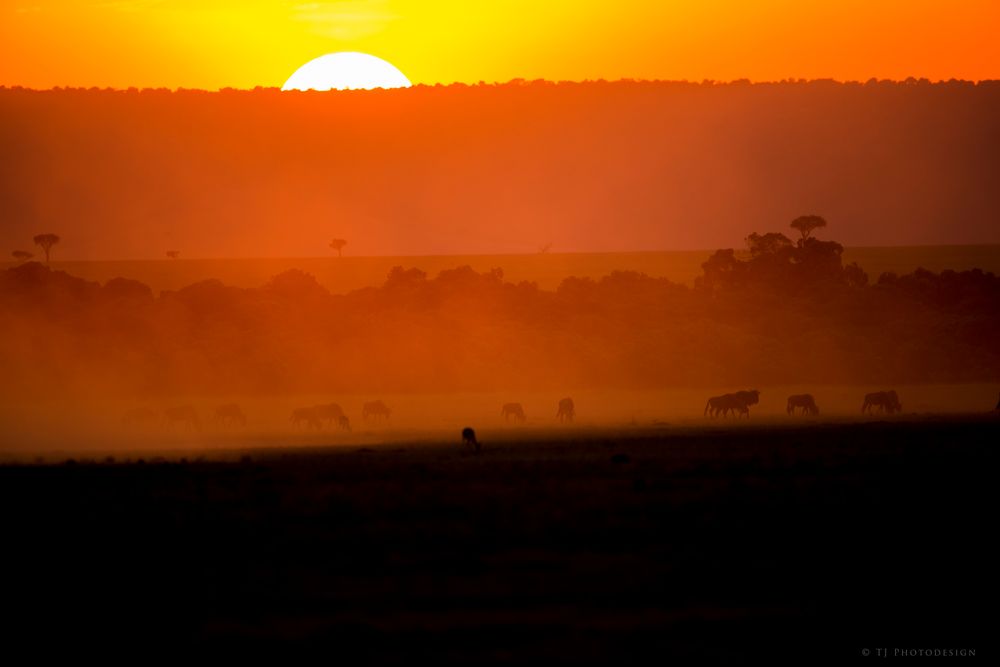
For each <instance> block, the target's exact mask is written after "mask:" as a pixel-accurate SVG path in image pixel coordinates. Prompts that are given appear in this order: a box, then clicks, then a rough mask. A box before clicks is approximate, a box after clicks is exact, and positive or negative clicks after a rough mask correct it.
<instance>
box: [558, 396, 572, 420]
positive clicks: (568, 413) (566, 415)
mask: <svg viewBox="0 0 1000 667" xmlns="http://www.w3.org/2000/svg"><path fill="white" fill-rule="evenodd" d="M575 416H576V406H575V405H573V399H572V398H564V399H562V400H561V401H559V411H558V412H556V418H557V419H558V420H559V422H560V423H565V422H572V421H573V417H575Z"/></svg>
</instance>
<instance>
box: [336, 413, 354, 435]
mask: <svg viewBox="0 0 1000 667" xmlns="http://www.w3.org/2000/svg"><path fill="white" fill-rule="evenodd" d="M337 426H338V427H339V428H340V430H341V431H347V432H348V433H350V432H351V420H350V419H348V418H347V415H340V416H339V417H337Z"/></svg>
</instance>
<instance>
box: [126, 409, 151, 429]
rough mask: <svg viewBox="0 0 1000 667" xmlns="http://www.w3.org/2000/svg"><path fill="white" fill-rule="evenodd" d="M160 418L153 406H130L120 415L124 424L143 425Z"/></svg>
mask: <svg viewBox="0 0 1000 667" xmlns="http://www.w3.org/2000/svg"><path fill="white" fill-rule="evenodd" d="M159 418H160V413H159V412H157V411H156V410H154V409H153V408H132V409H131V410H128V411H126V412H125V414H124V415H122V424H123V425H124V426H145V425H149V424H154V423H156V421H157V420H158V419H159Z"/></svg>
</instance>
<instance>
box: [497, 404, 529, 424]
mask: <svg viewBox="0 0 1000 667" xmlns="http://www.w3.org/2000/svg"><path fill="white" fill-rule="evenodd" d="M500 416H501V417H503V420H504V421H505V422H508V423H509V422H510V420H511V419H513V420H514V421H515V422H517V423H519V424H523V423H524V422H526V421H528V418H527V417H526V416H525V414H524V408H523V407H522V406H521V404H520V403H504V404H503V407H502V408H500Z"/></svg>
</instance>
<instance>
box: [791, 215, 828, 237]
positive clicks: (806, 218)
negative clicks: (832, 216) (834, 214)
mask: <svg viewBox="0 0 1000 667" xmlns="http://www.w3.org/2000/svg"><path fill="white" fill-rule="evenodd" d="M789 226H790V227H791V228H792V229H794V230H797V231H798V232H799V234H802V240H803V241H805V240H806V239H807V238H809V236H810V235H811V234H812V233H813V232H814V231H816V230H817V229H820V228H822V227H826V220H824V219H823V218H822V217H820V216H818V215H800V216H799V217H797V218H795V219H794V220H792V222H791V224H790V225H789Z"/></svg>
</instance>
